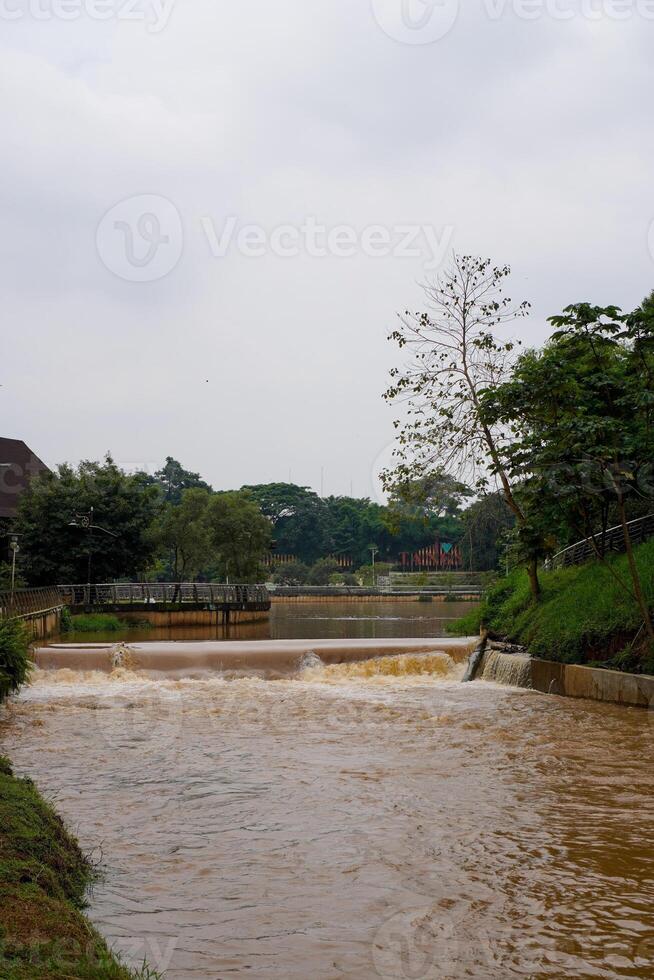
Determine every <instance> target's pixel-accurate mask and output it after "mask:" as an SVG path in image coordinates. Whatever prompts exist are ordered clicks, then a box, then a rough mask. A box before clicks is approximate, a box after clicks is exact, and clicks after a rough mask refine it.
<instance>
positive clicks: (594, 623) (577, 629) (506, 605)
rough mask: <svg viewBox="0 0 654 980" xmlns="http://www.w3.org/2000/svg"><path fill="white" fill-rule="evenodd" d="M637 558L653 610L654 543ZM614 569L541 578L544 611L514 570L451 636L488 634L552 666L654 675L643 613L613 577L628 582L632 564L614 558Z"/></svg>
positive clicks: (589, 568)
mask: <svg viewBox="0 0 654 980" xmlns="http://www.w3.org/2000/svg"><path fill="white" fill-rule="evenodd" d="M634 553H635V560H636V564H637V566H638V568H639V569H640V573H641V576H642V579H643V588H644V591H645V596H646V598H647V601H648V602H649V604H650V606H651V607H653V608H654V542H652V541H650V542H647V543H645V544H643V545H640V546H639V547H637V548H635V549H634ZM608 561H609V563H610V566H611V570H609V569H608V568H607V567H605V565H604V564H602V563H601V562H596V563H589V564H586V565H579V566H573V567H570V568H563V569H559V570H557V571H552V572H547V571H545V572H542V574H541V581H542V587H543V594H542V597H541V601H540V602H539V603H534V602H532V600H531V595H530V591H529V583H528V580H527V576H526V575H525V573H524V572H523V571H521V570H520V569H514V570H513V571H512V573H511V574H510V575H509V576H508V577H507V578H503V579H501V580H500V581H499V582H498V583H497V584H496V585H495V586H493V587H492V588H491V589H490V590H489V592H488V594H487V595H486V597H485V599H484V602H483V603H482V604H481V606H479V607H477V608H476V609H475V610H474V611H473V612H472V613H470V614H469V615H468V616H467V617H466V618H465V619H463V620H459V622H458V623H457V624H456V625H455V626H454V627H453V629H452V632H455V633H458V634H459V635H461V636H470V635H473V634H475V633H478V632H479V630H480V628H481V627H482V626H483V627H485V628H486V629H488V630H490V631H491V633H492V634H493V635H495V636H498V637H505V638H508V639H510V640H512V641H514V642H516V643H521V644H523V645H524V646H525V647H527V649H528V650H529V652H530V653H531V654H533V655H534V656H540V657H543V658H544V659H547V660H560V661H563V662H565V663H586V664H588V663H600V662H601V663H602V665H603V666H605V667H613V668H615V669H622V670H632V671H642V672H645V673H650V674H651V673H654V656H652V652H651V648H650V647H649V645H648V644H647V643H646V642H644V631H643V629H642V617H641V615H640V612H639V609H638V606H637V605H636V604H635V603H634V601H633V599H632V597H631V596H629V594H628V593H627V592H625V590H624V589H623V588H622V587H621V586H620V584H619V582H618V579H617V578H616V577H615V576H614V575H613V574H611V572H612V571H613V572H617V575H618V577H624V576H627V575H628V568H627V558H626V556H625V555H619V556H618V555H613V556H612V557H611V558H609V559H608Z"/></svg>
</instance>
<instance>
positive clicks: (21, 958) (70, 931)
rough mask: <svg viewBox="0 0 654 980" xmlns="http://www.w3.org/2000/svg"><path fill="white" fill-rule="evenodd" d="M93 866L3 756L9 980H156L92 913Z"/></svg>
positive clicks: (2, 925) (2, 893) (2, 872)
mask: <svg viewBox="0 0 654 980" xmlns="http://www.w3.org/2000/svg"><path fill="white" fill-rule="evenodd" d="M93 876H94V872H93V868H92V867H91V865H90V864H89V862H88V861H87V859H86V858H85V857H84V855H83V854H82V852H81V851H80V849H79V846H78V845H77V843H76V842H75V841H74V840H73V838H72V837H70V835H69V834H68V832H67V831H66V828H65V827H64V825H63V823H62V821H61V820H60V818H59V817H58V816H57V815H56V813H55V812H54V810H52V809H51V807H50V806H49V805H48V804H47V803H46V802H45V801H44V800H43V798H42V797H41V796H40V795H39V793H38V791H37V789H36V787H35V786H34V784H33V783H31V782H30V781H29V780H25V779H16V778H15V777H14V776H13V775H12V771H11V768H10V766H9V763H8V762H7V760H6V759H2V758H0V977H1V978H2V980H35V978H39V980H55V978H69V980H72V978H75V980H135V978H136V977H137V976H138V977H142V978H143V980H147V978H148V977H149V978H151V980H154V978H155V977H156V974H155V973H152V972H151V971H149V970H148V969H147V967H146V968H144V970H143V971H142V972H140V973H139V974H138V975H137V974H134V973H132V972H131V971H130V970H128V969H126V968H125V967H124V966H122V965H121V964H120V963H119V962H118V961H117V959H116V958H115V957H114V956H113V955H112V954H111V953H110V951H109V950H108V949H107V946H106V944H105V943H104V941H103V940H102V938H101V937H100V936H99V935H98V933H97V932H96V931H95V929H94V928H93V926H92V925H91V923H90V922H89V921H88V920H87V919H86V918H85V917H84V915H83V913H82V908H83V906H84V894H85V891H86V888H87V885H88V884H89V882H90V881H91V880H92V879H93Z"/></svg>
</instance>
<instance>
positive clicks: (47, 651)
mask: <svg viewBox="0 0 654 980" xmlns="http://www.w3.org/2000/svg"><path fill="white" fill-rule="evenodd" d="M475 642H476V641H475V639H474V638H472V639H433V640H432V639H406V640H405V639H392V640H389V639H386V640H378V639H374V640H371V639H344V640H334V639H326V640H252V641H248V640H243V641H234V642H230V641H208V642H158V641H155V642H152V643H128V644H111V643H87V644H78V643H71V644H54V645H52V646H47V647H40V648H38V649H37V650H36V651H35V657H34V659H35V663H36V665H37V666H38V667H39V668H41V669H42V670H61V669H64V668H68V669H70V670H100V671H103V670H104V671H111V670H112V669H113V668H114V667H115V666H117V664H120V665H124V666H129V667H130V668H131V669H135V670H143V671H147V672H158V673H163V674H167V675H171V674H179V675H184V674H189V673H192V672H195V671H220V672H224V671H262V672H264V673H266V674H289V673H292V672H293V671H295V670H297V668H298V666H299V665H300V664H301V662H302V660H303V659H304V658H306V657H307V656H309V655H311V654H314V655H315V656H317V657H319V658H320V660H321V661H322V662H323V663H324V664H340V663H352V662H355V661H359V660H369V659H371V658H375V657H389V656H397V655H402V654H413V655H419V654H430V653H438V652H443V653H447V654H449V655H450V656H451V657H452V658H453V659H454V660H464V659H465V658H466V657H467V656H468V654H469V652H470V650H471V649H472V647H473V646H474V645H475ZM117 658H118V660H117Z"/></svg>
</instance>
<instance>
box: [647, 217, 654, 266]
mask: <svg viewBox="0 0 654 980" xmlns="http://www.w3.org/2000/svg"><path fill="white" fill-rule="evenodd" d="M647 244H648V246H649V254H650V255H651V256H652V261H654V221H652V223H651V225H650V226H649V232H648V234H647Z"/></svg>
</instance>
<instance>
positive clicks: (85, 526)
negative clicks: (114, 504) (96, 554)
mask: <svg viewBox="0 0 654 980" xmlns="http://www.w3.org/2000/svg"><path fill="white" fill-rule="evenodd" d="M75 518H76V519H75V520H74V521H70V523H69V525H68V527H79V528H81V529H82V530H86V531H87V532H88V534H87V538H86V541H87V545H86V546H87V550H88V560H87V565H86V579H87V585H86V589H87V599H86V604H87V605H88V606H90V605H91V556H92V554H93V532H94V531H102V533H103V534H108V535H109V537H110V538H117V537H119V535H118V534H114V532H113V531H108V530H107V528H106V527H101V526H100V525H99V524H94V523H93V507H91V508H90V510H89V512H88V513H87V514H75Z"/></svg>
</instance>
